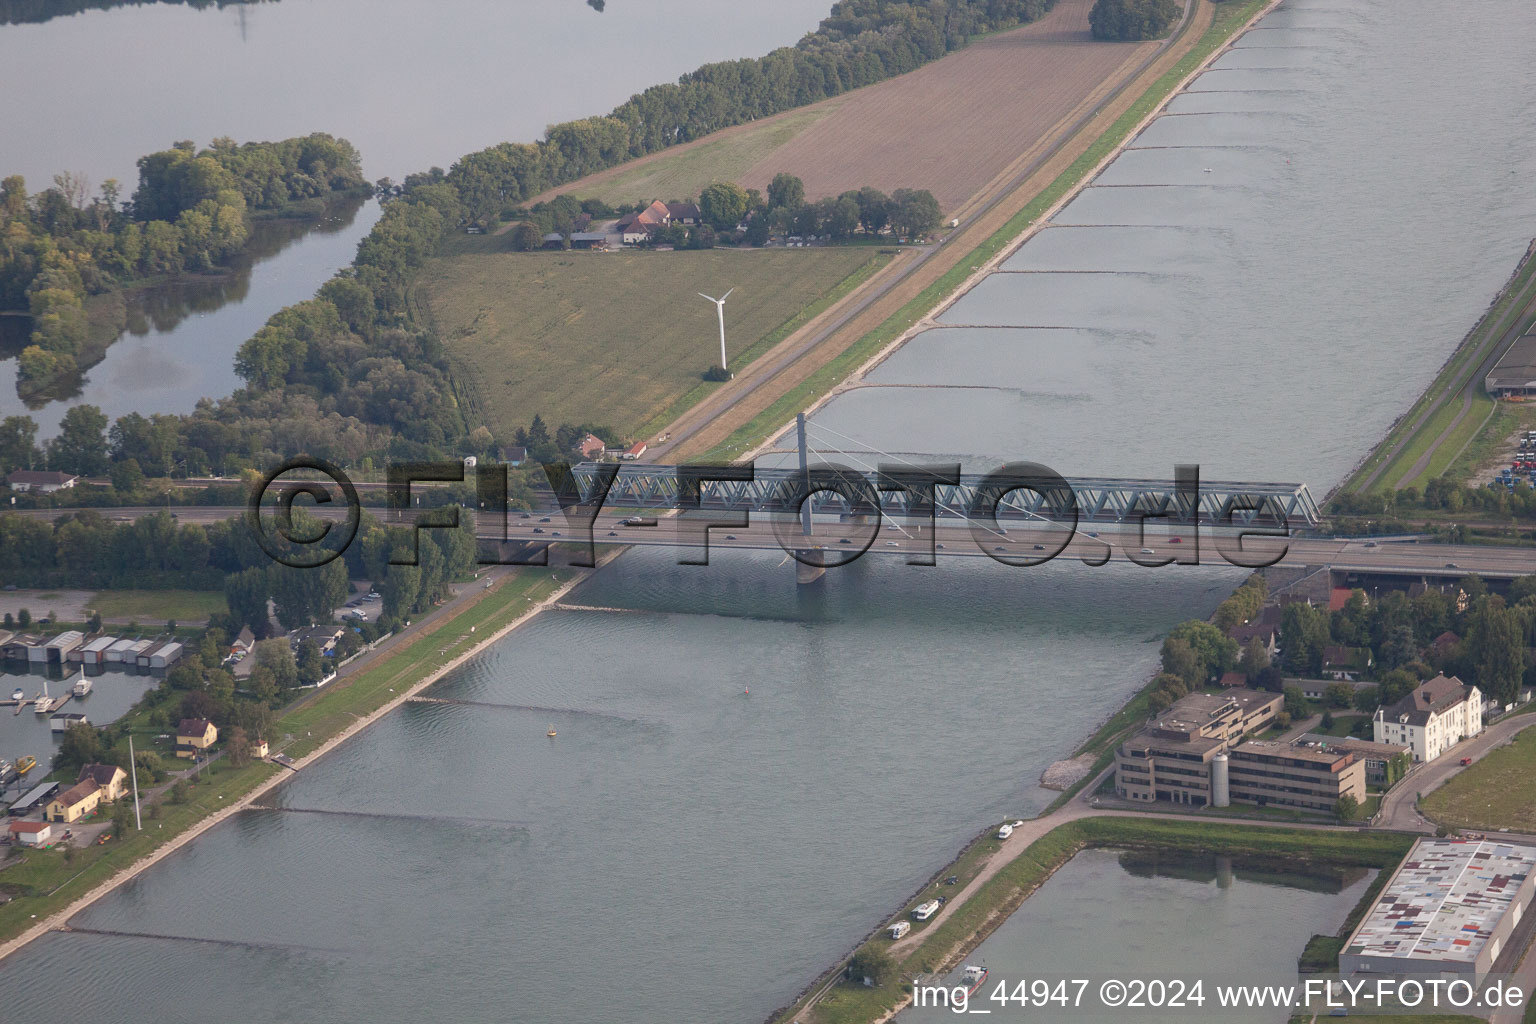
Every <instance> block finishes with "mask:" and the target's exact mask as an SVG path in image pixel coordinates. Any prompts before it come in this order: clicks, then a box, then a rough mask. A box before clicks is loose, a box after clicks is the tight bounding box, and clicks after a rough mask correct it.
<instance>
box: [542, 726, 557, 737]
mask: <svg viewBox="0 0 1536 1024" xmlns="http://www.w3.org/2000/svg"><path fill="white" fill-rule="evenodd" d="M544 735H546V736H548V737H549V738H550V739H554V738H555V727H554V726H550V727H549V732H547V733H545V734H544Z"/></svg>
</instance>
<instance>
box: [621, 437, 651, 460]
mask: <svg viewBox="0 0 1536 1024" xmlns="http://www.w3.org/2000/svg"><path fill="white" fill-rule="evenodd" d="M648 447H649V446H648V445H647V444H646V443H645V442H644V441H636V442H635V443H634V444H632V445H630V446H629V447H628V448H626V449H625V450H624V454H623V455H620V456H619V458H621V459H623V460H624V461H625V462H633V461H635V460H636V459H638V458H639V457H640V456H642V455H644V454H645V453H646V450H647V448H648Z"/></svg>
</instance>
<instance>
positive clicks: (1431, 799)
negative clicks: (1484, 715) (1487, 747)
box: [1422, 729, 1536, 832]
mask: <svg viewBox="0 0 1536 1024" xmlns="http://www.w3.org/2000/svg"><path fill="white" fill-rule="evenodd" d="M1533 776H1536V730H1533V729H1527V730H1525V731H1524V732H1521V733H1519V734H1517V735H1516V736H1515V738H1514V739H1513V740H1512V741H1511V742H1510V743H1508V744H1505V745H1503V746H1500V747H1498V748H1496V749H1494V750H1491V751H1489V752H1488V754H1487V755H1486V756H1484V757H1482V758H1479V759H1478V761H1477V762H1476V763H1475V764H1473V765H1472V766H1471V767H1470V768H1467V769H1466V770H1465V771H1461V772H1457V773H1456V774H1455V775H1453V776H1451V778H1450V779H1448V780H1447V781H1446V782H1445V784H1444V785H1442V786H1441V787H1440V788H1439V789H1437V790H1435V791H1434V792H1432V793H1430V794H1429V795H1428V796H1426V797H1425V798H1424V799H1423V802H1422V807H1423V810H1424V813H1425V814H1426V815H1427V816H1428V817H1430V818H1431V819H1433V820H1434V821H1437V822H1439V823H1440V824H1442V825H1449V826H1451V827H1453V828H1472V829H1488V830H1497V829H1500V828H1510V829H1514V830H1515V831H1517V832H1536V792H1533V791H1532V789H1531V786H1530V779H1531V778H1532V777H1533Z"/></svg>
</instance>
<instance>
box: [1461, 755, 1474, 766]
mask: <svg viewBox="0 0 1536 1024" xmlns="http://www.w3.org/2000/svg"><path fill="white" fill-rule="evenodd" d="M1471 763H1472V759H1471V758H1470V757H1464V758H1462V759H1461V765H1462V767H1463V768H1465V767H1466V766H1467V765H1469V764H1471Z"/></svg>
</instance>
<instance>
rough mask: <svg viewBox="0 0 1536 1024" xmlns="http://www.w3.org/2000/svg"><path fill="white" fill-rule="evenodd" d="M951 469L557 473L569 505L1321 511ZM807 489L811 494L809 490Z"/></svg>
mask: <svg viewBox="0 0 1536 1024" xmlns="http://www.w3.org/2000/svg"><path fill="white" fill-rule="evenodd" d="M947 469H948V467H943V468H938V467H923V466H913V465H910V464H902V465H890V466H886V465H882V466H881V467H880V469H879V470H878V471H877V472H872V473H866V472H860V471H858V470H854V469H850V468H848V467H846V466H837V465H832V464H821V465H817V464H810V465H808V466H807V467H806V468H804V469H800V468H795V467H773V468H769V467H761V466H756V467H754V466H750V465H746V466H741V465H732V466H703V465H687V466H660V465H649V464H642V463H631V464H626V465H622V466H621V465H615V464H613V463H595V462H583V463H580V464H578V465H575V466H572V467H571V468H570V470H569V474H568V476H567V477H566V478H565V479H562V480H558V481H556V482H555V488H554V489H555V492H556V496H557V497H558V498H559V501H560V504H561V506H562V507H565V508H571V507H572V506H576V505H582V506H587V507H589V508H595V507H598V506H601V507H603V508H607V509H616V508H630V509H684V510H686V509H709V510H716V511H730V512H738V513H740V512H746V513H753V512H757V513H764V514H789V515H802V516H804V515H806V514H807V508H808V509H809V511H810V512H812V513H817V514H839V515H852V516H862V515H869V516H874V515H880V516H886V517H889V518H892V519H901V518H905V517H912V516H921V517H923V518H927V517H928V516H929V515H932V516H934V517H936V518H945V519H964V520H974V521H988V522H990V521H993V520H1012V521H1035V522H1042V521H1045V522H1083V523H1101V524H1109V523H1135V522H1138V521H1144V520H1147V519H1158V520H1162V521H1164V522H1169V523H1178V524H1181V525H1189V526H1209V527H1281V528H1290V529H1312V528H1315V527H1317V525H1318V523H1319V521H1320V518H1321V517H1320V515H1319V512H1318V508H1317V503H1316V502H1315V501H1314V500H1313V498H1312V495H1311V493H1310V492H1309V491H1308V490H1307V487H1306V485H1305V484H1286V483H1240V482H1233V481H1224V480H1223V481H1202V480H1200V479H1199V477H1198V474H1197V473H1195V472H1193V471H1185V470H1182V469H1181V470H1180V472H1179V473H1178V475H1177V476H1178V478H1177V479H1175V480H1171V481H1170V480H1116V479H1107V478H1097V477H1085V478H1079V479H1072V480H1068V479H1064V478H1062V477H1059V476H1057V475H1056V474H1054V473H1052V472H1050V471H1049V470H1046V469H1044V467H1038V466H1026V465H1022V464H1014V465H1011V466H1005V467H1002V468H1001V469H1000V470H997V471H994V472H992V473H986V474H982V473H958V472H953V473H951V472H947V471H946V470H947ZM807 498H808V499H809V500H807Z"/></svg>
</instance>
